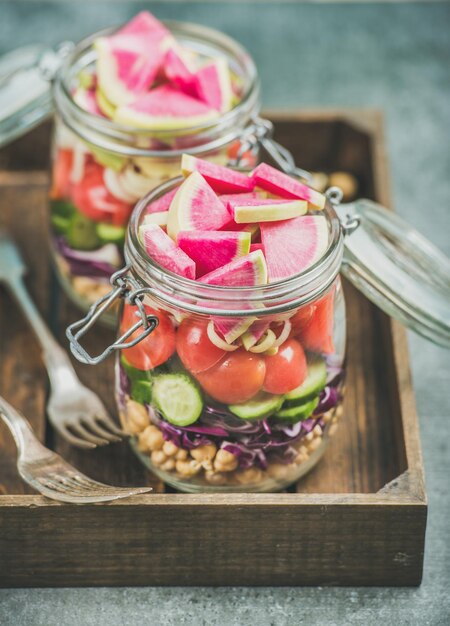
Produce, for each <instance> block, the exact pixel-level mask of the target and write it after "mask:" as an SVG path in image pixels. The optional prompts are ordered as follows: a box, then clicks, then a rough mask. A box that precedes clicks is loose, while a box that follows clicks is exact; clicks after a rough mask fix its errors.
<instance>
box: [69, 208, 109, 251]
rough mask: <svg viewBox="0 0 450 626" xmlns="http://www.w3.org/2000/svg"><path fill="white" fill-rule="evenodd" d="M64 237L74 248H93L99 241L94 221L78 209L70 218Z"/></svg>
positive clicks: (96, 246) (97, 245)
mask: <svg viewBox="0 0 450 626" xmlns="http://www.w3.org/2000/svg"><path fill="white" fill-rule="evenodd" d="M66 238H67V243H68V244H69V246H70V247H71V248H74V249H75V250H95V248H98V247H99V245H100V243H101V242H100V239H99V238H98V236H97V230H96V223H95V222H94V221H92V220H91V219H89V217H86V215H83V214H82V213H79V212H78V211H77V212H76V213H74V214H73V215H72V217H71V218H70V221H69V225H68V227H67V232H66Z"/></svg>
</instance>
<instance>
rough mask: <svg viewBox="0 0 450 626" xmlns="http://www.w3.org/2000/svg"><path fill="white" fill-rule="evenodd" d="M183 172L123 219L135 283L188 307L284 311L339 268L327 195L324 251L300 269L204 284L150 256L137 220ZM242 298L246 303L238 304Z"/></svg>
mask: <svg viewBox="0 0 450 626" xmlns="http://www.w3.org/2000/svg"><path fill="white" fill-rule="evenodd" d="M182 180H184V179H183V177H182V176H178V177H177V178H173V179H171V180H169V181H166V182H165V183H163V184H162V185H159V186H158V187H156V188H155V189H153V190H152V191H151V192H150V193H148V194H147V195H146V196H144V197H143V198H142V199H141V200H139V202H138V203H137V204H136V206H135V208H134V210H133V213H132V214H131V218H130V221H129V224H128V231H127V238H126V242H125V259H126V262H127V264H128V265H129V266H130V269H131V271H132V272H133V273H134V274H135V275H136V277H137V278H138V281H139V284H140V287H144V289H146V291H148V292H149V293H151V295H153V296H154V297H156V298H158V299H160V300H162V301H164V302H165V303H167V304H169V305H172V306H175V307H179V308H182V309H186V310H188V311H190V312H192V313H199V314H207V315H215V316H220V315H222V316H227V317H250V316H258V317H259V316H265V315H270V314H274V313H284V312H287V311H290V310H292V309H294V308H298V307H300V306H303V305H305V304H308V303H310V302H312V301H314V300H317V299H318V298H319V297H320V296H321V295H322V294H324V293H325V292H326V291H327V290H328V289H329V287H330V286H331V284H332V283H333V281H334V279H335V278H336V276H337V274H338V273H339V270H340V266H341V262H342V256H343V250H344V237H343V232H342V226H341V222H340V220H339V217H338V215H337V213H336V211H335V210H334V207H333V205H332V204H331V202H330V201H329V200H328V199H327V201H326V205H325V208H324V210H323V211H321V214H323V215H324V216H325V218H326V220H327V224H328V228H329V235H330V236H329V243H328V247H327V250H326V251H325V253H324V254H323V256H322V257H321V258H320V259H319V260H318V261H317V262H316V263H314V264H313V265H311V266H310V267H308V268H307V269H306V270H305V271H303V272H300V273H299V274H296V275H295V276H291V277H289V278H286V279H283V280H280V281H277V282H273V283H269V284H266V285H261V286H257V287H254V286H248V287H228V286H222V285H207V284H204V283H199V282H197V281H195V280H191V279H189V278H184V277H183V276H179V275H178V274H175V273H173V272H171V271H169V270H166V269H165V268H163V267H162V266H160V265H159V264H158V263H156V262H155V261H153V260H152V259H151V258H150V257H149V256H148V255H147V253H146V251H145V249H144V247H143V245H142V244H141V242H140V240H139V226H140V224H141V218H142V216H143V214H144V213H145V211H146V209H147V206H148V205H149V204H150V203H151V202H154V201H155V200H157V199H158V198H160V197H161V196H163V195H164V194H165V193H167V192H169V191H171V190H172V189H174V188H175V187H176V186H178V184H179V183H180V182H181V181H182ZM243 303H247V306H246V307H245V308H243V306H242V305H243Z"/></svg>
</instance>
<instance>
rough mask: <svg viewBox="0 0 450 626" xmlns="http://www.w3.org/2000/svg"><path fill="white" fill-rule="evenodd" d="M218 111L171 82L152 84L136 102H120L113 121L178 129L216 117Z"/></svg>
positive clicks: (151, 127)
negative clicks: (154, 85) (151, 87)
mask: <svg viewBox="0 0 450 626" xmlns="http://www.w3.org/2000/svg"><path fill="white" fill-rule="evenodd" d="M218 115H219V113H218V112H217V111H216V110H214V109H212V108H211V107H209V106H208V105H207V104H205V103H204V102H201V101H200V100H197V99H195V98H192V97H191V96H188V95H187V94H185V93H183V92H182V91H179V90H178V89H176V88H175V87H172V86H171V85H161V86H160V87H155V89H152V90H151V91H149V92H148V93H146V94H144V95H142V96H140V97H139V98H138V99H137V100H136V101H135V102H133V103H131V104H128V106H127V105H125V106H119V107H118V108H117V109H116V111H115V113H114V121H115V122H118V123H119V124H125V125H128V126H134V127H135V128H145V129H148V130H155V131H157V130H181V129H182V128H186V127H192V126H200V125H202V124H207V123H208V122H212V121H213V120H215V119H217V117H218Z"/></svg>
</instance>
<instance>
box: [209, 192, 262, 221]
mask: <svg viewBox="0 0 450 626" xmlns="http://www.w3.org/2000/svg"><path fill="white" fill-rule="evenodd" d="M265 197H266V194H264V192H263V193H262V194H259V193H257V192H256V191H244V192H243V193H222V194H220V196H219V199H220V201H221V202H223V203H224V205H225V206H226V207H227V209H228V208H229V203H230V202H234V201H237V202H241V201H244V200H256V199H257V198H265ZM230 214H231V213H230ZM231 217H233V215H232V214H231Z"/></svg>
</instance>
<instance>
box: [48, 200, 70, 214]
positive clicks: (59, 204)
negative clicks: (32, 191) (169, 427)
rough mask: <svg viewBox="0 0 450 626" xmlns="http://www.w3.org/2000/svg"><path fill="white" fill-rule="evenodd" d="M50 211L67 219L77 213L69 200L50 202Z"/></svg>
mask: <svg viewBox="0 0 450 626" xmlns="http://www.w3.org/2000/svg"><path fill="white" fill-rule="evenodd" d="M50 210H51V212H52V213H53V214H54V215H60V216H61V217H66V218H67V217H72V215H73V214H74V213H76V208H75V206H74V205H73V204H72V203H71V202H69V201H68V200H50Z"/></svg>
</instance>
